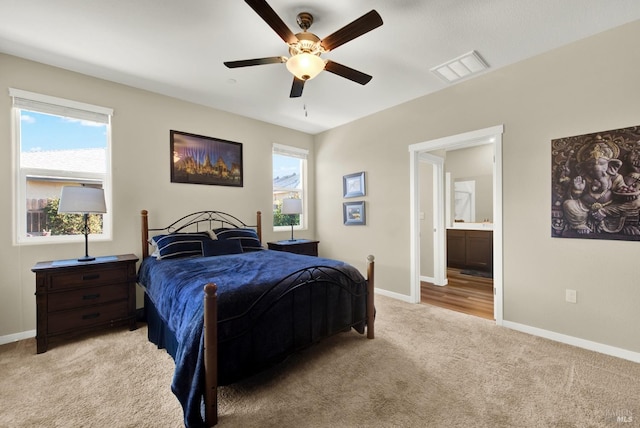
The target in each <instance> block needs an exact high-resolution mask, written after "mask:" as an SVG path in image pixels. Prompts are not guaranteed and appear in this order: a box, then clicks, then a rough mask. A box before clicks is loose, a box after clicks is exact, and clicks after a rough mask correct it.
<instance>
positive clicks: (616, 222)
mask: <svg viewBox="0 0 640 428" xmlns="http://www.w3.org/2000/svg"><path fill="white" fill-rule="evenodd" d="M551 159H552V165H551V186H552V189H551V190H552V205H551V236H553V237H559V238H587V239H615V240H627V241H639V240H640V224H639V219H638V217H639V213H640V198H639V195H640V183H639V182H640V126H634V127H630V128H623V129H615V130H611V131H603V132H596V133H593V134H586V135H579V136H575V137H566V138H559V139H556V140H551Z"/></svg>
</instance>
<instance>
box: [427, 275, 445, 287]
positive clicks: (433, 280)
mask: <svg viewBox="0 0 640 428" xmlns="http://www.w3.org/2000/svg"><path fill="white" fill-rule="evenodd" d="M420 281H422V282H428V283H431V284H433V285H438V286H440V287H442V286H443V285H447V284H449V279H448V278H445V279H444V284H436V279H435V278H432V277H430V276H420Z"/></svg>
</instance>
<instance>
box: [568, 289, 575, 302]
mask: <svg viewBox="0 0 640 428" xmlns="http://www.w3.org/2000/svg"><path fill="white" fill-rule="evenodd" d="M565 300H566V301H567V302H569V303H577V302H578V292H577V291H576V290H569V289H566V290H565Z"/></svg>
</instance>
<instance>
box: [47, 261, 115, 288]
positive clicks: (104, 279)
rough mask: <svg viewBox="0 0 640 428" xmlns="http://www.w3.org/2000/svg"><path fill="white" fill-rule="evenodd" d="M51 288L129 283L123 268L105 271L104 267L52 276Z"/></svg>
mask: <svg viewBox="0 0 640 428" xmlns="http://www.w3.org/2000/svg"><path fill="white" fill-rule="evenodd" d="M50 278H51V282H50V283H49V288H50V289H51V290H61V289H65V288H69V287H78V286H90V285H101V284H113V283H118V282H127V271H126V270H125V269H122V268H121V267H114V268H113V269H105V268H104V266H87V267H86V268H84V269H78V270H72V271H70V272H64V273H57V274H53V275H51V277H50Z"/></svg>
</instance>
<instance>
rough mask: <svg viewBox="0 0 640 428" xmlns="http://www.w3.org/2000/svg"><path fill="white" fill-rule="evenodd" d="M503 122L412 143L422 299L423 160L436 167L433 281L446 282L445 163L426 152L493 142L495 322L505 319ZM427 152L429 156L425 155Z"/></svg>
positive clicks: (415, 287) (416, 280)
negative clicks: (421, 202) (421, 219)
mask: <svg viewBox="0 0 640 428" xmlns="http://www.w3.org/2000/svg"><path fill="white" fill-rule="evenodd" d="M503 133H504V125H497V126H492V127H489V128H484V129H479V130H476V131H470V132H465V133H462V134H457V135H452V136H448V137H443V138H438V139H435V140H429V141H425V142H422V143H416V144H411V145H410V146H409V155H410V156H409V175H410V184H409V192H410V196H409V200H410V201H409V204H410V216H409V217H410V231H411V239H410V245H411V248H410V263H411V292H410V296H409V298H410V301H411V302H412V303H420V162H421V161H426V162H429V163H431V164H432V165H433V167H434V172H433V174H434V182H433V187H434V189H433V206H434V218H433V221H434V225H433V246H434V267H433V269H434V281H435V283H436V284H438V285H445V284H446V281H447V280H446V271H447V268H446V257H445V255H446V244H445V242H446V226H445V198H444V196H445V185H444V166H443V162H440V161H439V159H440V158H439V157H437V156H433V155H431V154H429V153H427V152H430V151H434V150H440V149H445V150H455V149H463V148H467V147H473V146H478V145H484V144H493V160H494V162H493V288H494V297H493V314H494V318H495V320H496V324H498V325H502V322H503V307H502V305H503V283H502V278H503V277H502V270H503V263H502V257H503V251H502V228H503V225H502V134H503ZM425 155H426V156H425Z"/></svg>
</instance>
